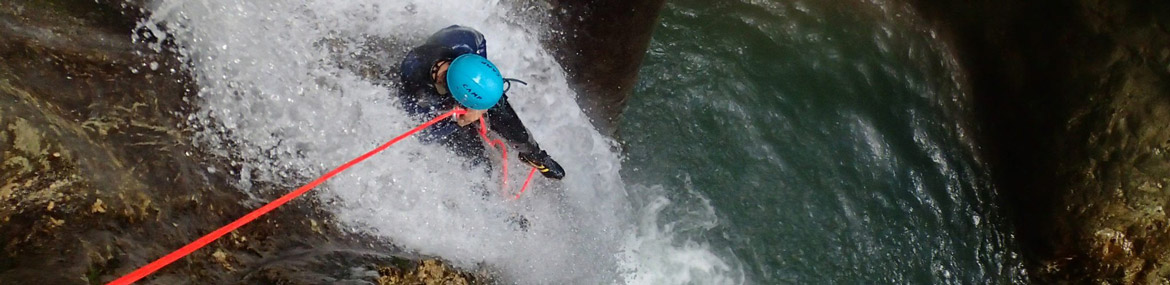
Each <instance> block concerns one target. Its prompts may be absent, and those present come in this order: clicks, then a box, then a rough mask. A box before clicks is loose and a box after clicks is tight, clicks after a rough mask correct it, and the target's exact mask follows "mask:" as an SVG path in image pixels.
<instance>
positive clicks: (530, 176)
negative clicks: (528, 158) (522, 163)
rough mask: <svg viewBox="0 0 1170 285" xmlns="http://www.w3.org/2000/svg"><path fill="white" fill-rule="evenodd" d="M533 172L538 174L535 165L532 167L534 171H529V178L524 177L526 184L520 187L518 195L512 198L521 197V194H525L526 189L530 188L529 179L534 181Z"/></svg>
mask: <svg viewBox="0 0 1170 285" xmlns="http://www.w3.org/2000/svg"><path fill="white" fill-rule="evenodd" d="M533 174H536V167H535V166H533V167H532V171H529V172H528V179H524V186H523V187H520V193H516V197H512V200H516V199H520V194H524V189H525V188H528V181H532V175H533Z"/></svg>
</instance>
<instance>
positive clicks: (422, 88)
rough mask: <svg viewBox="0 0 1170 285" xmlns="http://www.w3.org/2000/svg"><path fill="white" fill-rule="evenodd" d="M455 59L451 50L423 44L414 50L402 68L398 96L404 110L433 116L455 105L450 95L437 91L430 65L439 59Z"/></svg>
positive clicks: (405, 58) (400, 68)
mask: <svg viewBox="0 0 1170 285" xmlns="http://www.w3.org/2000/svg"><path fill="white" fill-rule="evenodd" d="M450 58H452V54H451V51H450V50H449V49H445V48H443V47H441V46H435V45H423V46H420V47H417V48H415V49H413V50H411V51H410V52H409V53H407V55H406V57H404V58H403V59H402V63H401V64H400V65H399V70H398V72H399V79H400V85H399V86H398V96H399V98H400V99H402V100H401V103H402V107H403V109H405V110H406V111H407V112H408V113H410V114H412V115H415V116H424V117H430V116H432V115H435V114H436V113H435V112H437V111H439V110H445V109H450V108H451V106H454V105H453V104H454V99H453V98H451V96H444V95H441V94H439V93H438V92H436V91H435V87H434V81H433V80H432V79H431V70H430V68H431V66H433V65H434V63H435V62H438V61H440V60H447V59H450Z"/></svg>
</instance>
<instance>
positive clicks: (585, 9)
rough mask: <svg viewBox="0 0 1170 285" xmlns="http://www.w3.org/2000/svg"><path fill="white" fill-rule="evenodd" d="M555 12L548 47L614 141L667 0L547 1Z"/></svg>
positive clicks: (595, 121) (591, 114) (583, 103)
mask: <svg viewBox="0 0 1170 285" xmlns="http://www.w3.org/2000/svg"><path fill="white" fill-rule="evenodd" d="M541 1H547V3H550V4H551V6H552V9H551V10H550V11H552V13H551V14H552V15H553V16H552V17H553V18H554V19H553V22H554V24H553V26H554V30H556V31H558V33H556V34H554V35H551V36H550V37H549V38H548V41H547V42H548V45H550V46H553V47H556V48H550V50H554V51H557V54H556V57H557V61H559V62H560V63H561V65H563V66H564V67H565V69H566V71H567V72H568V77H569V84H570V86H571V87H572V88H573V89H574V90H575V91H577V94H579V96H580V97H578V98H577V102H578V103H579V104H580V105H581V107H582V108H585V113H586V114H588V115H589V117H590V120H591V121H592V122H593V126H595V127H597V129H598V130H600V131H601V132H602V133H603V134H608V135H613V134H614V132H615V131H616V128H617V124H618V120H619V119H620V118H621V113H622V111H623V110H625V106H626V100H627V99H628V98H629V97H630V95H632V93H633V91H634V84H635V83H637V75H638V69H639V68H640V67H641V66H642V59H643V58H644V57H645V56H646V49H647V48H648V47H649V46H650V36H651V34H652V33H653V32H654V27H655V26H656V24H657V23H658V12H659V11H660V10H662V5H663V3H665V0H590V1H579V0H541Z"/></svg>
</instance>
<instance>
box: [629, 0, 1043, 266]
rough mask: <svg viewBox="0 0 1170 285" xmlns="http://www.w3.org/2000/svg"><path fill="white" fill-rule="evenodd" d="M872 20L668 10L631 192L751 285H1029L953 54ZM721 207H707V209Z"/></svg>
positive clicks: (833, 6) (771, 10)
mask: <svg viewBox="0 0 1170 285" xmlns="http://www.w3.org/2000/svg"><path fill="white" fill-rule="evenodd" d="M914 19H915V18H914V16H913V14H912V13H909V12H906V11H902V10H899V8H890V7H882V6H881V5H880V4H874V3H871V2H866V3H860V2H858V3H853V2H848V3H841V2H839V1H837V3H804V2H794V1H789V0H780V1H771V2H769V1H746V0H744V1H736V0H731V1H727V0H717V1H713V2H712V1H697V0H678V1H669V2H668V3H667V6H666V7H665V8H664V10H663V13H662V16H661V22H660V23H659V25H658V27H657V29H656V31H655V33H654V37H653V40H652V43H651V48H650V50H649V51H648V54H647V58H646V61H645V63H644V64H643V68H642V71H641V73H640V79H639V85H638V88H637V89H636V91H635V95H634V97H633V98H632V99H631V100H630V102H629V105H628V109H627V110H626V112H625V113H624V118H623V120H622V125H621V131H620V134H619V135H620V137H621V139H622V141H623V146H624V147H625V153H626V161H625V164H624V172H623V176H625V179H626V180H627V181H632V182H634V183H640V184H648V185H662V186H663V188H665V189H669V190H668V191H669V192H670V193H669V194H668V196H669V198H670V199H671V200H673V201H675V203H676V204H679V205H680V206H678V207H674V208H672V210H671V211H670V212H669V213H667V215H670V216H672V217H674V218H675V219H680V220H684V221H685V220H686V217H687V215H690V214H692V212H696V211H702V210H703V209H704V208H713V209H714V212H715V215H716V216H717V217H718V223H717V224H716V225H712V226H702V225H697V226H693V227H691V228H690V229H688V230H686V234H687V235H690V237H692V238H693V239H697V240H700V241H702V242H705V243H708V244H709V245H710V246H711V247H712V248H713V249H715V250H716V251H717V252H719V254H721V255H722V256H724V258H726V259H729V260H734V261H736V262H737V263H738V266H740V268H741V269H742V271H743V272H744V273H745V275H746V279H747V281H748V282H747V283H753V284H775V283H863V284H871V283H918V284H923V283H929V284H983V283H1022V282H1024V281H1025V280H1026V278H1025V276H1024V273H1023V267H1022V265H1021V260H1020V258H1019V257H1018V255H1017V253H1016V252H1017V250H1016V245H1015V241H1014V239H1013V237H1012V236H1011V235H1010V231H1008V229H1010V227H1009V225H1007V224H1006V222H1005V219H1004V218H1003V217H1002V215H1001V214H1000V210H999V209H998V208H997V206H996V204H995V202H996V199H997V198H996V194H995V191H996V189H995V188H994V187H993V186H992V185H991V184H990V182H989V181H990V179H989V177H988V172H987V171H986V169H985V168H984V166H983V165H982V164H981V163H980V162H979V159H978V156H977V152H976V149H975V148H974V147H973V146H972V144H971V143H970V142H969V138H968V136H969V132H970V131H972V130H971V127H970V126H968V120H967V116H968V115H967V112H968V111H967V110H966V109H965V108H966V106H967V103H966V99H965V97H964V96H965V95H963V92H962V91H961V88H960V85H959V84H958V83H956V82H961V80H962V75H961V74H958V73H957V71H956V70H958V68H957V67H955V65H954V64H952V63H951V62H952V60H951V56H950V55H948V54H946V50H947V49H946V48H945V46H944V45H940V43H938V42H937V40H935V39H934V38H933V37H932V36H931V33H930V30H929V27H923V26H920V24H919V23H917V21H915V20H914ZM708 205H709V206H708Z"/></svg>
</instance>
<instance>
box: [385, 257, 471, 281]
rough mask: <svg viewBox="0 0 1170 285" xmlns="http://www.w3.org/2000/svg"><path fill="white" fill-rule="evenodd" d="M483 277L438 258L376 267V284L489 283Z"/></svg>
mask: <svg viewBox="0 0 1170 285" xmlns="http://www.w3.org/2000/svg"><path fill="white" fill-rule="evenodd" d="M489 283H490V282H488V281H487V279H485V278H484V277H482V276H480V277H476V276H475V275H472V274H468V273H465V272H460V271H455V270H452V269H451V268H450V267H448V266H447V265H446V264H443V262H442V261H439V260H433V259H428V260H423V261H422V262H421V263H418V264H416V265H415V266H404V265H393V266H379V267H378V284H381V285H391V284H395V285H397V284H412V285H413V284H426V285H440V284H442V285H470V284H489Z"/></svg>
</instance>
